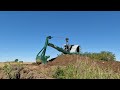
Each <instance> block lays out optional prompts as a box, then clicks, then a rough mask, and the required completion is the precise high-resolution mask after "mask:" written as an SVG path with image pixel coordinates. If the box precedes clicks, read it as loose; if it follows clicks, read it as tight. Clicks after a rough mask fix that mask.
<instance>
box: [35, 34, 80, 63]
mask: <svg viewBox="0 0 120 90" xmlns="http://www.w3.org/2000/svg"><path fill="white" fill-rule="evenodd" d="M51 38H52V37H51V36H48V37H46V41H45V45H44V47H43V48H42V49H41V51H40V52H39V53H38V54H37V56H36V63H43V64H46V63H47V59H48V58H49V57H50V56H45V53H46V49H47V46H50V47H52V48H54V49H56V50H58V51H60V52H62V53H63V54H78V53H70V52H68V51H65V50H64V49H63V48H60V47H58V46H56V45H54V44H52V43H49V39H51ZM67 40H68V39H67Z"/></svg>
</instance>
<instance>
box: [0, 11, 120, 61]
mask: <svg viewBox="0 0 120 90" xmlns="http://www.w3.org/2000/svg"><path fill="white" fill-rule="evenodd" d="M119 35H120V11H0V62H4V61H12V60H15V59H19V60H21V61H24V62H30V61H31V62H35V58H36V55H37V53H38V52H39V51H40V50H41V49H42V48H43V46H44V43H45V39H46V37H47V36H53V38H52V39H51V40H50V41H49V42H50V43H53V44H54V45H57V46H59V47H63V45H64V44H65V38H66V37H67V38H69V43H70V44H74V45H76V44H77V45H80V46H81V51H82V52H101V51H110V52H112V53H113V54H115V56H116V60H117V61H120V42H119V40H120V37H119ZM58 54H60V52H58V51H57V50H55V49H53V48H51V47H48V48H47V51H46V55H50V56H51V57H50V58H54V57H56V56H57V55H58Z"/></svg>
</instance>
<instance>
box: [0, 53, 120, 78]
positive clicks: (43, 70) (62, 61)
mask: <svg viewBox="0 0 120 90" xmlns="http://www.w3.org/2000/svg"><path fill="white" fill-rule="evenodd" d="M78 61H86V62H87V63H89V64H90V65H98V66H99V67H100V68H103V69H106V68H108V67H109V68H111V69H112V70H114V72H120V62H118V61H109V62H108V61H96V60H91V59H90V58H88V57H83V56H80V55H62V56H58V57H57V58H54V60H52V61H50V62H48V63H47V64H46V65H43V64H40V65H37V64H35V63H31V64H30V63H29V64H24V65H23V68H22V69H21V70H20V72H19V73H20V79H53V78H51V77H52V76H51V75H52V73H53V69H54V68H56V67H57V66H67V65H69V64H74V63H77V62H78ZM2 66H4V65H2ZM13 69H15V70H16V71H17V69H16V68H13ZM6 78H8V76H7V75H6V74H5V73H4V70H3V68H2V67H0V79H6Z"/></svg>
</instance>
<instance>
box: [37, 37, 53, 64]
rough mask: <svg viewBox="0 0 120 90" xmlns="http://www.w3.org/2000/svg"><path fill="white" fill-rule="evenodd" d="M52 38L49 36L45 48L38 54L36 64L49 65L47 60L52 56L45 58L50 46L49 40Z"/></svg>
mask: <svg viewBox="0 0 120 90" xmlns="http://www.w3.org/2000/svg"><path fill="white" fill-rule="evenodd" d="M51 38H52V37H51V36H48V37H47V38H46V41H45V45H44V47H43V48H42V50H41V51H40V52H39V53H38V54H37V56H36V63H43V64H46V63H47V59H48V58H49V57H50V56H45V53H46V49H47V46H48V41H49V39H51Z"/></svg>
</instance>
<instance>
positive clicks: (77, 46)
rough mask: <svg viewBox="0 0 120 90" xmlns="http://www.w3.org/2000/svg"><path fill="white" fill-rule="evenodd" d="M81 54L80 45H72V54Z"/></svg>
mask: <svg viewBox="0 0 120 90" xmlns="http://www.w3.org/2000/svg"><path fill="white" fill-rule="evenodd" d="M74 52H79V45H72V46H71V49H70V53H74Z"/></svg>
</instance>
